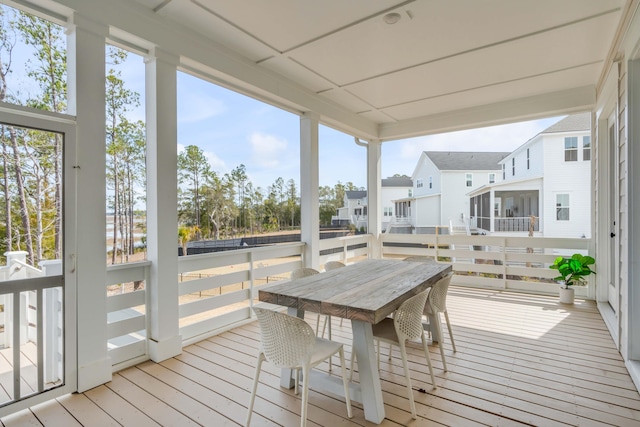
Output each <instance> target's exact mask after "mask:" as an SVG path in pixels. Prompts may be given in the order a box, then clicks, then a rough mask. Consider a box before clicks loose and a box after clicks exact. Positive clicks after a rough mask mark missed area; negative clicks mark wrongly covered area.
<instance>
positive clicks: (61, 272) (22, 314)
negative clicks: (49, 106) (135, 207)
mask: <svg viewBox="0 0 640 427" xmlns="http://www.w3.org/2000/svg"><path fill="white" fill-rule="evenodd" d="M0 117H2V119H1V120H0V141H1V144H0V150H1V151H0V154H1V156H0V249H1V250H0V282H1V283H0V415H1V414H3V413H8V412H13V411H15V410H16V408H15V406H16V405H18V406H21V407H22V406H27V405H33V404H35V403H37V402H38V401H42V400H45V399H49V398H52V397H55V395H59V394H63V393H68V392H69V391H74V390H75V387H76V384H75V383H76V379H75V378H76V375H75V366H74V363H75V340H76V337H75V325H74V323H75V322H74V321H73V319H75V303H74V301H75V291H74V287H73V286H69V285H68V283H73V281H74V272H75V266H74V265H73V257H72V256H68V255H67V254H69V253H72V251H70V248H73V247H74V243H73V240H74V238H73V230H67V227H66V226H65V218H66V217H67V212H68V211H70V210H72V209H70V206H69V202H70V201H71V200H73V188H74V185H73V184H71V185H69V182H71V183H73V181H74V180H73V177H72V178H71V179H69V175H70V173H69V172H65V161H64V158H65V157H66V156H68V155H69V154H70V153H72V152H73V151H74V147H73V145H74V141H73V139H74V134H75V131H74V126H73V124H71V123H61V122H60V121H52V120H51V119H49V118H47V117H42V118H38V117H36V118H34V117H33V115H31V116H23V115H21V114H19V113H18V114H12V113H7V112H3V114H2V115H1V116H0ZM70 190H71V192H70V193H69V191H70ZM71 216H73V214H71Z"/></svg>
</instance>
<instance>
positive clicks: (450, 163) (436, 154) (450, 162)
mask: <svg viewBox="0 0 640 427" xmlns="http://www.w3.org/2000/svg"><path fill="white" fill-rule="evenodd" d="M424 154H426V155H427V157H429V158H430V159H431V161H432V162H433V163H434V164H435V165H436V167H437V168H438V169H440V170H500V166H499V165H498V162H499V161H500V160H502V159H504V158H505V157H507V156H508V155H509V154H511V153H509V152H486V151H485V152H482V151H481V152H468V151H425V152H424Z"/></svg>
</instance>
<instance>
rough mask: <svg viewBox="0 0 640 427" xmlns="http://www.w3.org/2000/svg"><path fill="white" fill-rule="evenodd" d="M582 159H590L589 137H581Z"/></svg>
mask: <svg viewBox="0 0 640 427" xmlns="http://www.w3.org/2000/svg"><path fill="white" fill-rule="evenodd" d="M582 160H585V161H587V160H591V137H590V136H583V137H582Z"/></svg>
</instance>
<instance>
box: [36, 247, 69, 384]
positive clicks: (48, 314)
mask: <svg viewBox="0 0 640 427" xmlns="http://www.w3.org/2000/svg"><path fill="white" fill-rule="evenodd" d="M38 265H39V266H40V268H41V269H42V273H43V274H44V275H45V276H59V275H61V274H62V261H61V260H59V259H54V260H46V261H40V263H39V264H38ZM42 300H43V304H42V305H43V307H38V310H43V313H42V318H43V322H44V325H43V328H44V333H43V337H44V342H43V343H38V345H43V346H44V382H45V383H52V382H56V381H59V380H60V379H62V372H63V369H62V361H63V360H64V358H63V354H62V348H63V343H62V323H61V322H62V316H63V314H62V290H61V288H51V289H45V290H44V295H43V298H42Z"/></svg>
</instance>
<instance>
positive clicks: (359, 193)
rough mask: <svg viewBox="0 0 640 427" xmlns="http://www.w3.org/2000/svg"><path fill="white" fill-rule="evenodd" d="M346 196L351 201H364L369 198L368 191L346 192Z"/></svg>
mask: <svg viewBox="0 0 640 427" xmlns="http://www.w3.org/2000/svg"><path fill="white" fill-rule="evenodd" d="M344 194H345V196H347V199H349V200H354V199H364V198H365V197H367V190H357V191H345V192H344Z"/></svg>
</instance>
